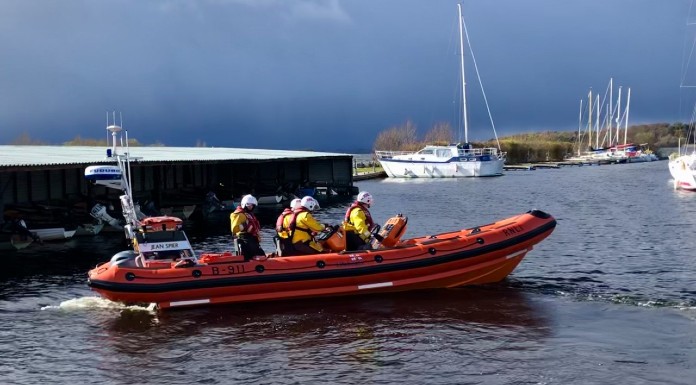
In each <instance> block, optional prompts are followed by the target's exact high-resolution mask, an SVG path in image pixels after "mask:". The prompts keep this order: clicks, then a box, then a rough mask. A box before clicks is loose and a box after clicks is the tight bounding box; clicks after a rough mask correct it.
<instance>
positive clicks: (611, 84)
mask: <svg viewBox="0 0 696 385" xmlns="http://www.w3.org/2000/svg"><path fill="white" fill-rule="evenodd" d="M613 99H614V78H609V113H608V114H607V116H608V117H609V119H607V120H608V121H607V130H608V132H607V136H608V138H609V147H611V146H612V145H613V144H614V143H613V142H614V141H613V140H612V128H613V127H614V125H613V124H612V123H611V117H612V116H614V115H613V114H614V105H613V104H612V102H613Z"/></svg>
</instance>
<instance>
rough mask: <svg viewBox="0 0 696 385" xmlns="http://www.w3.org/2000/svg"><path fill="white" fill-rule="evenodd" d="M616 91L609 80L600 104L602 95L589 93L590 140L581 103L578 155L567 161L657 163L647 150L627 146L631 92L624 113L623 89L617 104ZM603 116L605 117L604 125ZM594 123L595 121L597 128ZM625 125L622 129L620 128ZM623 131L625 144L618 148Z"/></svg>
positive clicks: (655, 158)
mask: <svg viewBox="0 0 696 385" xmlns="http://www.w3.org/2000/svg"><path fill="white" fill-rule="evenodd" d="M613 90H614V79H613V78H610V79H609V84H608V86H607V90H606V92H605V94H604V97H603V98H602V102H601V103H600V97H599V94H594V96H593V93H592V89H590V91H589V92H588V95H587V130H586V133H587V139H584V136H585V135H584V133H582V132H581V130H582V127H583V103H582V99H581V100H580V114H579V124H578V136H577V138H578V143H577V154H576V155H575V156H572V157H569V158H566V161H569V162H580V163H635V162H649V161H653V160H658V159H657V156H655V155H654V154H653V153H651V152H649V151H647V150H645V149H644V146H643V145H640V146H636V145H635V144H633V143H628V142H627V137H628V113H629V107H630V104H631V89H630V88H628V93H627V96H626V107H625V108H624V110H623V111H622V110H621V101H622V99H621V91H622V87H619V93H618V97H617V99H616V104H613V93H614V91H613ZM607 94H608V96H607ZM593 111H594V114H595V115H594V116H593ZM600 116H603V117H602V119H601V121H600ZM593 119H594V120H595V122H594V127H593ZM614 124H615V126H614ZM622 125H623V128H621V126H622ZM622 131H623V144H618V143H619V142H620V141H621V136H622V135H621V134H622ZM593 135H594V137H593ZM585 140H586V142H585ZM585 145H586V146H587V148H588V150H587V151H584V152H582V151H581V149H582V148H583V147H584V146H585Z"/></svg>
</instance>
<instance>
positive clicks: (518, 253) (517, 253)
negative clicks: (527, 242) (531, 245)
mask: <svg viewBox="0 0 696 385" xmlns="http://www.w3.org/2000/svg"><path fill="white" fill-rule="evenodd" d="M528 251H529V250H527V249H524V250H520V251H517V252H514V253H512V254H510V255H507V256H506V257H505V259H510V258H515V257H516V256H518V255H520V254H524V253H526V252H528Z"/></svg>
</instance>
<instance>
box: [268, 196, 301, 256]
mask: <svg viewBox="0 0 696 385" xmlns="http://www.w3.org/2000/svg"><path fill="white" fill-rule="evenodd" d="M301 202H302V200H301V199H299V198H295V199H293V200H292V201H291V202H290V207H288V208H286V209H285V210H283V212H282V213H280V215H278V219H276V226H275V230H276V236H277V239H278V242H279V243H280V244H279V246H280V251H281V253H282V255H283V256H288V255H291V254H292V242H291V241H292V240H291V239H290V228H289V226H290V219H291V218H292V214H293V213H294V212H295V211H296V210H298V209H299V208H300V207H302V206H301V205H300V204H301Z"/></svg>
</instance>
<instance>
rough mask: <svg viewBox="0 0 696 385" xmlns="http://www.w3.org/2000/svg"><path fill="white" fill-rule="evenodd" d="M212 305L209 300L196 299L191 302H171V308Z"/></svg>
mask: <svg viewBox="0 0 696 385" xmlns="http://www.w3.org/2000/svg"><path fill="white" fill-rule="evenodd" d="M206 303H210V300H209V299H195V300H190V301H174V302H169V306H171V307H175V306H189V305H201V304H206Z"/></svg>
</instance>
